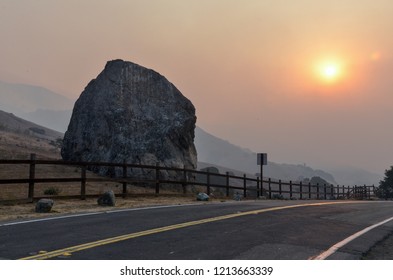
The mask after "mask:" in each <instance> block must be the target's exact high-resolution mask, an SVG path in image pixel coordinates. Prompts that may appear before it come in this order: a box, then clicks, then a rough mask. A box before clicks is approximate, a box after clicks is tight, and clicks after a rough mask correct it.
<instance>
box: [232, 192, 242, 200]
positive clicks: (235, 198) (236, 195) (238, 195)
mask: <svg viewBox="0 0 393 280" xmlns="http://www.w3.org/2000/svg"><path fill="white" fill-rule="evenodd" d="M242 198H243V196H242V195H241V194H240V193H238V192H237V193H235V195H234V196H233V200H236V201H240V200H242Z"/></svg>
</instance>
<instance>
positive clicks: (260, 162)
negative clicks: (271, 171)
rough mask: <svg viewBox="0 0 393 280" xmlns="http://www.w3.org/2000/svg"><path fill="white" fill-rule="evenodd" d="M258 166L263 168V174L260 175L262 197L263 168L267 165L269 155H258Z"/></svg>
mask: <svg viewBox="0 0 393 280" xmlns="http://www.w3.org/2000/svg"><path fill="white" fill-rule="evenodd" d="M257 164H258V165H260V166H261V173H260V178H261V192H260V194H261V195H262V191H263V166H264V165H267V154H266V153H258V154H257Z"/></svg>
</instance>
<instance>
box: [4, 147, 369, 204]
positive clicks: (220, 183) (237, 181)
mask: <svg viewBox="0 0 393 280" xmlns="http://www.w3.org/2000/svg"><path fill="white" fill-rule="evenodd" d="M3 165H13V166H14V165H28V167H29V172H28V173H26V178H22V179H20V178H15V179H13V178H7V179H0V193H1V185H5V184H6V185H13V184H27V186H28V192H27V199H28V200H30V201H32V200H34V199H35V198H38V197H37V196H36V195H35V185H36V184H38V183H71V182H73V183H79V184H80V194H79V195H78V197H80V198H81V199H86V197H87V194H86V184H87V183H88V182H89V183H91V182H116V183H120V184H121V185H122V190H121V195H122V196H123V197H126V196H127V195H128V192H127V190H128V188H129V187H131V186H132V185H135V184H144V185H149V186H150V187H152V188H153V189H154V192H155V194H157V195H158V194H159V193H160V190H161V188H162V186H163V185H164V184H170V185H180V186H182V189H183V192H184V193H186V192H187V186H200V187H204V188H206V189H205V191H206V193H207V194H209V195H210V194H211V192H213V191H214V192H220V193H221V194H223V195H225V196H230V195H231V194H235V195H236V196H243V197H260V196H264V197H266V198H268V199H274V198H288V199H351V198H353V199H367V198H368V199H369V198H371V197H372V196H374V191H375V187H374V186H366V185H364V186H339V185H337V186H333V185H326V184H325V185H319V184H316V185H312V184H311V183H308V184H304V183H302V182H293V181H289V182H286V181H282V180H278V181H274V180H272V179H271V178H268V179H264V180H262V181H261V179H260V178H259V177H247V175H246V174H244V175H243V176H236V175H230V173H228V172H226V174H219V173H213V172H209V171H197V170H193V169H186V168H178V167H165V166H160V165H159V164H156V165H139V164H130V163H126V162H123V163H109V162H70V161H62V160H37V159H36V156H35V155H34V154H31V157H30V159H29V160H0V168H1V166H3ZM42 165H55V166H72V167H78V168H80V175H79V176H77V177H69V178H37V174H36V173H37V172H36V167H37V166H42ZM97 167H110V168H117V169H118V170H121V172H120V173H121V176H115V177H107V176H102V177H95V178H90V177H88V176H87V175H86V174H87V173H86V171H87V170H91V169H94V168H97ZM131 169H139V170H144V171H145V175H144V176H129V175H128V174H129V173H130V172H129V171H130V170H131ZM146 170H147V171H148V172H146ZM165 172H166V173H168V172H174V173H175V174H176V175H175V176H172V177H171V176H163V175H162V173H165ZM146 174H148V175H146ZM27 175H28V177H27ZM63 187H64V188H65V187H66V186H63ZM92 195H99V194H98V193H96V194H92ZM24 200H25V199H24Z"/></svg>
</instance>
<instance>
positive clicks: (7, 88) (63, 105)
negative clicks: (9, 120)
mask: <svg viewBox="0 0 393 280" xmlns="http://www.w3.org/2000/svg"><path fill="white" fill-rule="evenodd" d="M0 100H1V102H0V110H3V111H6V112H11V113H13V114H15V115H17V116H19V117H22V118H25V119H28V120H30V121H32V122H36V123H39V124H41V125H43V126H46V127H49V128H51V129H54V130H57V131H61V132H65V131H66V129H67V127H66V126H67V125H68V121H69V119H70V117H71V111H72V108H73V106H74V101H73V100H71V99H68V98H67V97H65V96H63V95H60V94H57V93H55V92H53V91H51V90H48V89H46V88H43V87H38V86H32V85H25V84H12V83H6V82H2V81H0Z"/></svg>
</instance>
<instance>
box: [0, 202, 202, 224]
mask: <svg viewBox="0 0 393 280" xmlns="http://www.w3.org/2000/svg"><path fill="white" fill-rule="evenodd" d="M192 205H200V204H180V205H161V206H148V207H141V208H129V209H119V210H111V211H102V212H91V213H82V214H72V215H66V216H59V217H49V218H41V219H34V220H26V221H19V222H10V223H4V224H0V227H5V226H14V225H20V224H28V223H37V222H45V221H51V220H60V219H67V218H76V217H83V216H92V215H99V214H111V213H119V212H130V211H140V210H150V209H160V208H170V207H182V206H192Z"/></svg>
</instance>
